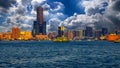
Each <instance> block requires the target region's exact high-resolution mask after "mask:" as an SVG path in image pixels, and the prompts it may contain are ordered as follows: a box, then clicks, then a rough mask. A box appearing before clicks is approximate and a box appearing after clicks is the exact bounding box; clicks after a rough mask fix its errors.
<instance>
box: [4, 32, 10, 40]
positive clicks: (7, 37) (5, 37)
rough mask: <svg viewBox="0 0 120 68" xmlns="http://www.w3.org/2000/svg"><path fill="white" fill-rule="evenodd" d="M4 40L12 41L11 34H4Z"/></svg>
mask: <svg viewBox="0 0 120 68" xmlns="http://www.w3.org/2000/svg"><path fill="white" fill-rule="evenodd" d="M3 39H4V40H11V33H8V32H7V33H4V34H3Z"/></svg>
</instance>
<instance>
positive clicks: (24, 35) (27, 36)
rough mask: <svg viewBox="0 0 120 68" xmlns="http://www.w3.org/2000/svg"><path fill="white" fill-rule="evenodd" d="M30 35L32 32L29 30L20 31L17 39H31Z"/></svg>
mask: <svg viewBox="0 0 120 68" xmlns="http://www.w3.org/2000/svg"><path fill="white" fill-rule="evenodd" d="M32 38H33V37H32V33H31V32H30V31H21V32H20V37H19V40H31V39H32Z"/></svg>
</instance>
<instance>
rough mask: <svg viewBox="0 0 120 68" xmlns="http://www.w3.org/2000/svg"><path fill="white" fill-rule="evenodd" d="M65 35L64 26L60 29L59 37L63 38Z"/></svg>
mask: <svg viewBox="0 0 120 68" xmlns="http://www.w3.org/2000/svg"><path fill="white" fill-rule="evenodd" d="M63 35H64V26H60V27H58V37H62V36H63Z"/></svg>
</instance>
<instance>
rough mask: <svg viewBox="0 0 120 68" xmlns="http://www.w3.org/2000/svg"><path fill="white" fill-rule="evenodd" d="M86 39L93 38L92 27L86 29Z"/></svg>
mask: <svg viewBox="0 0 120 68" xmlns="http://www.w3.org/2000/svg"><path fill="white" fill-rule="evenodd" d="M85 37H86V38H91V37H93V29H92V27H86V30H85Z"/></svg>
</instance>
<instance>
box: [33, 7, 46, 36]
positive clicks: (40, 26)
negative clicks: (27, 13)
mask: <svg viewBox="0 0 120 68" xmlns="http://www.w3.org/2000/svg"><path fill="white" fill-rule="evenodd" d="M38 34H43V35H46V22H45V21H44V17H43V8H42V7H41V6H39V7H38V8H37V21H34V24H33V36H35V35H38Z"/></svg>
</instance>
